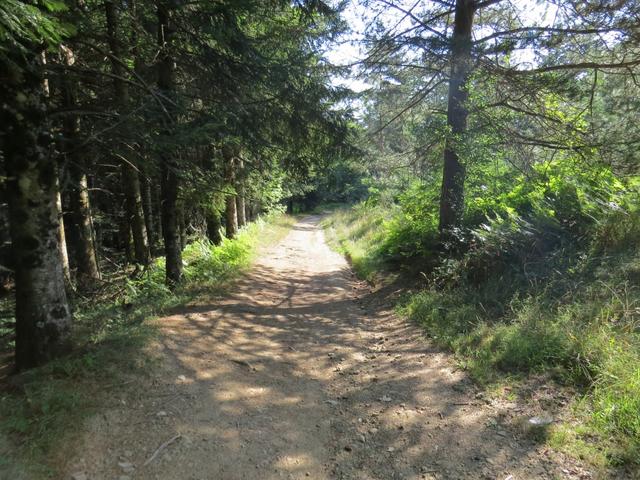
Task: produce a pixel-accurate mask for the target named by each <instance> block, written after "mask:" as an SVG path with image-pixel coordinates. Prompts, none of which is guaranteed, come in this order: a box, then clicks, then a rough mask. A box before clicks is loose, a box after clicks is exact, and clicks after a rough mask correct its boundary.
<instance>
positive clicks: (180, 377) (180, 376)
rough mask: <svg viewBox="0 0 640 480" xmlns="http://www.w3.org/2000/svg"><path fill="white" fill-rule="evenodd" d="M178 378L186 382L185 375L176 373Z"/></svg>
mask: <svg viewBox="0 0 640 480" xmlns="http://www.w3.org/2000/svg"><path fill="white" fill-rule="evenodd" d="M178 380H180V381H181V382H186V381H187V377H185V376H184V375H178Z"/></svg>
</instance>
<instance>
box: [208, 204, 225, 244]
mask: <svg viewBox="0 0 640 480" xmlns="http://www.w3.org/2000/svg"><path fill="white" fill-rule="evenodd" d="M221 227H222V223H221V222H220V212H218V211H216V210H214V209H213V208H210V209H209V210H207V237H209V240H210V241H211V243H213V244H214V245H220V244H221V243H222V235H221V234H220V228H221Z"/></svg>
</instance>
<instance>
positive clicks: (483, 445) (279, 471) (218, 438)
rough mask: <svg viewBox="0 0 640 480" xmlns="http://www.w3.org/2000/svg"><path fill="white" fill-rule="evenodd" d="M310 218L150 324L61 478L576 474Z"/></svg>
mask: <svg viewBox="0 0 640 480" xmlns="http://www.w3.org/2000/svg"><path fill="white" fill-rule="evenodd" d="M318 221H319V217H308V218H306V219H304V220H302V221H301V222H299V223H298V224H297V225H295V227H294V228H293V230H292V231H291V232H290V234H289V235H288V236H287V237H286V238H285V239H284V240H283V241H282V242H281V243H280V244H279V245H277V246H275V247H273V248H271V249H270V250H268V251H267V252H265V253H264V255H263V256H262V258H261V259H260V260H259V261H258V262H256V264H255V266H254V267H253V269H252V270H251V272H250V273H249V274H247V275H246V276H244V277H243V278H242V279H241V280H240V281H238V282H237V284H236V285H235V286H234V288H233V293H232V294H230V295H227V296H224V297H222V298H218V299H214V300H211V301H210V302H208V303H200V304H197V305H190V306H187V307H183V308H182V309H181V310H180V311H179V312H177V313H175V314H173V315H171V316H168V317H165V318H162V319H160V320H159V322H160V324H161V325H162V332H163V333H162V335H161V337H160V340H159V341H158V342H157V344H156V345H155V346H154V347H153V348H154V350H155V352H154V353H156V354H157V355H158V356H159V358H160V366H159V367H158V371H157V372H154V376H153V377H152V378H143V379H139V380H137V383H136V385H135V386H134V387H132V388H127V389H126V391H125V393H123V394H122V395H120V396H118V397H117V398H114V402H113V405H112V406H111V407H110V408H108V409H107V410H105V411H104V412H102V413H101V414H100V415H97V416H95V417H94V418H92V419H91V420H90V421H88V422H87V423H86V425H83V426H82V432H83V433H82V434H81V435H79V437H80V439H81V440H80V442H79V443H78V446H77V447H76V448H75V449H74V451H73V454H72V455H70V458H69V460H68V462H67V465H66V472H67V474H66V477H65V478H74V476H75V478H79V479H82V478H86V479H118V478H121V479H123V480H125V479H127V478H130V479H180V480H183V479H184V480H190V479H194V480H195V479H207V480H209V479H211V480H236V479H237V480H240V479H256V480H258V479H259V480H267V479H281V478H286V479H358V480H360V479H362V480H364V479H380V480H391V479H456V478H469V479H476V478H488V479H500V480H506V479H513V480H515V479H530V478H590V476H589V474H588V473H587V472H585V471H584V470H582V469H581V468H580V467H578V466H576V465H573V464H572V463H571V462H569V461H567V460H566V459H560V457H559V456H558V455H557V454H554V453H552V452H550V451H547V450H546V449H545V448H544V447H542V446H540V445H537V444H535V443H533V442H532V441H531V440H529V439H528V437H527V436H526V435H523V434H522V432H521V431H520V430H518V428H517V427H516V426H514V425H515V424H516V423H517V422H514V413H513V412H514V411H515V412H518V411H519V410H518V409H519V408H520V407H518V406H517V405H513V404H506V403H497V402H490V401H484V400H483V398H482V395H481V394H479V393H477V391H476V390H475V388H474V387H473V385H472V384H471V382H470V381H469V380H468V379H467V378H466V376H465V374H464V373H463V372H461V371H459V370H457V369H456V368H455V364H454V363H453V362H452V360H451V358H450V357H449V356H448V355H446V354H444V353H442V352H440V351H438V350H436V349H434V348H433V347H431V346H430V345H429V343H428V341H426V340H425V339H424V337H423V336H422V335H421V332H420V330H419V329H418V328H417V327H414V326H412V325H408V324H407V323H406V322H404V321H402V320H401V319H398V318H396V317H395V316H394V315H393V313H392V312H391V311H390V309H389V308H388V301H387V300H386V299H385V298H387V296H388V292H373V293H372V292H370V290H369V288H368V287H367V286H366V285H364V284H362V283H360V282H357V281H355V280H354V279H353V276H352V274H351V272H350V270H349V268H348V265H347V264H346V262H345V261H344V259H343V258H342V257H341V256H340V255H338V254H336V253H335V252H333V251H331V250H330V249H329V248H328V247H327V245H326V243H325V241H324V236H323V232H322V230H321V229H320V227H319V226H318ZM145 463H146V465H145Z"/></svg>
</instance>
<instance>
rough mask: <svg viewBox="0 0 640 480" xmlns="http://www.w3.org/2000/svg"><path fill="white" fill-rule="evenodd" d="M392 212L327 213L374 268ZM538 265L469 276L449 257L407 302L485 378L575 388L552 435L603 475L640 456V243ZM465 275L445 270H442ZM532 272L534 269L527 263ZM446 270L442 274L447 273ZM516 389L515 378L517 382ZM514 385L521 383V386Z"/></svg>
mask: <svg viewBox="0 0 640 480" xmlns="http://www.w3.org/2000/svg"><path fill="white" fill-rule="evenodd" d="M393 217H394V212H393V211H392V210H390V209H386V210H385V209H384V208H382V207H375V208H372V209H369V208H367V207H366V205H363V204H360V205H357V206H355V207H353V208H348V209H340V210H336V211H334V212H333V213H332V214H331V215H330V216H328V217H327V218H326V219H325V220H324V222H323V225H324V227H325V229H326V231H327V238H328V239H329V242H330V244H331V245H332V246H333V248H335V249H336V250H337V251H339V252H340V253H342V254H344V255H345V256H346V257H347V258H350V259H351V261H352V263H353V266H354V269H355V271H356V273H357V274H358V275H359V276H360V277H361V278H364V279H367V280H370V279H372V278H375V277H376V275H377V274H378V273H379V272H381V271H383V270H385V269H389V268H393V266H392V265H390V264H389V262H388V261H387V260H388V258H385V248H386V247H388V241H389V238H393V234H394V232H393V231H390V230H392V229H393V228H394V225H395V224H394V222H393V220H392V219H393ZM553 255H556V256H558V257H561V258H560V259H559V260H558V261H555V260H553V259H552V258H551V257H549V258H548V259H547V261H548V263H547V264H546V265H543V266H541V267H539V268H537V270H536V277H533V275H532V274H531V273H530V272H525V274H522V273H521V272H520V273H518V274H516V273H514V272H511V271H508V270H504V269H499V271H498V272H497V273H495V274H492V273H491V271H490V269H489V270H488V271H487V274H486V275H484V276H483V277H482V279H481V280H480V281H465V280H464V279H463V280H460V278H464V274H465V264H464V263H463V262H459V263H457V264H456V265H454V266H453V267H451V268H450V265H447V264H446V262H442V263H441V264H440V266H439V267H437V268H436V269H435V270H434V271H431V272H428V273H427V274H424V275H423V276H421V277H420V280H419V281H418V282H417V283H419V284H421V285H422V288H420V289H418V290H417V291H415V292H411V293H408V294H407V295H406V296H405V297H404V300H403V301H402V302H401V304H399V305H398V306H397V308H398V311H399V312H400V313H401V314H402V315H404V316H406V317H407V318H410V319H412V320H413V321H415V322H417V323H419V324H420V325H422V326H423V327H424V328H425V331H426V333H427V335H428V336H430V337H431V338H433V340H434V341H435V342H436V343H437V344H439V345H441V346H443V347H445V348H447V349H450V350H451V351H453V352H454V353H455V354H456V356H457V358H458V360H459V362H460V363H461V364H462V365H463V366H464V367H465V368H466V370H467V371H468V372H469V373H470V374H471V376H472V377H473V378H474V379H475V380H476V381H477V382H478V383H480V384H482V385H484V386H485V387H486V388H487V389H489V390H491V391H494V392H500V391H502V390H503V389H502V388H501V387H502V386H504V385H505V384H509V385H510V386H513V385H514V384H516V385H518V384H521V385H524V384H526V382H527V380H528V379H529V378H534V377H535V378H536V379H539V378H540V377H543V378H546V379H547V380H546V382H547V383H550V384H555V385H557V386H558V387H562V388H568V389H569V390H570V391H573V392H577V393H576V394H575V395H574V396H573V398H572V400H571V402H570V404H569V406H568V407H566V408H563V411H554V412H550V413H552V414H554V415H555V414H557V415H559V416H560V417H561V418H562V419H563V421H562V422H556V423H554V424H553V425H552V426H551V427H550V428H549V430H548V432H546V435H545V436H544V441H546V442H547V443H548V444H549V445H551V446H552V447H554V448H556V449H558V450H563V451H565V452H568V453H570V454H571V455H574V456H576V457H579V458H581V459H583V460H584V461H586V462H588V463H590V464H591V465H593V466H594V467H595V468H596V469H598V470H599V471H600V472H603V473H604V475H605V476H606V475H608V472H609V469H619V470H618V471H619V472H624V474H628V473H631V472H633V471H637V469H638V467H639V466H640V288H639V287H638V279H640V255H639V254H638V253H637V251H636V248H635V247H633V248H630V249H628V248H625V249H622V250H620V251H616V252H613V253H609V254H607V255H603V254H602V252H601V251H600V252H596V251H588V250H586V251H585V250H583V251H577V252H571V251H557V252H554V253H553ZM447 269H449V270H454V271H455V272H456V274H457V275H458V274H461V275H459V276H458V277H456V278H457V280H456V281H453V282H450V283H443V282H441V281H439V279H441V278H442V277H443V276H442V274H441V273H442V271H443V270H447ZM527 273H528V274H527ZM439 275H440V277H439ZM509 391H510V392H513V389H512V388H510V389H509ZM511 395H513V393H511Z"/></svg>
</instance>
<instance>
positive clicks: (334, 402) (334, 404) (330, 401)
mask: <svg viewBox="0 0 640 480" xmlns="http://www.w3.org/2000/svg"><path fill="white" fill-rule="evenodd" d="M324 402H325V403H328V404H329V405H333V406H336V405H338V401H337V400H325V401H324Z"/></svg>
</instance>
